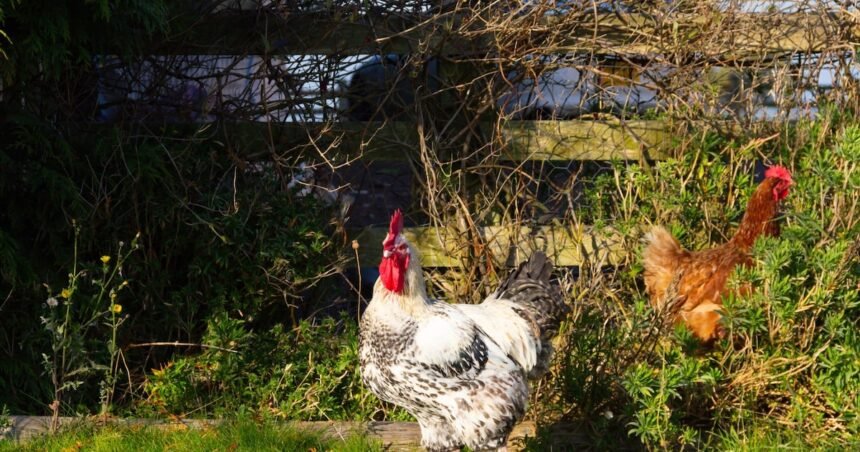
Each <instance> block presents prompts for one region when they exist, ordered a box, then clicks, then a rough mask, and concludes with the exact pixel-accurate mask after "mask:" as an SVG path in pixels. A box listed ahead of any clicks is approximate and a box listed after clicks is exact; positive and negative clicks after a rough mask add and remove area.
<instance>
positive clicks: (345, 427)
mask: <svg viewBox="0 0 860 452" xmlns="http://www.w3.org/2000/svg"><path fill="white" fill-rule="evenodd" d="M10 420H11V421H12V425H11V427H10V428H8V429H7V431H6V432H0V433H4V434H3V435H2V436H0V439H11V440H14V441H26V440H28V439H31V438H33V437H35V436H37V435H41V434H45V433H47V432H49V431H50V425H51V417H50V416H10ZM84 422H91V423H95V424H104V423H105V421H103V420H101V419H99V418H98V417H90V418H75V417H61V418H60V419H59V423H60V426H61V427H64V426H70V425H73V424H75V423H84ZM107 422H108V423H110V424H113V425H135V426H137V425H140V426H152V427H155V428H165V429H176V428H190V429H201V428H208V427H212V426H216V425H218V424H219V423H221V422H223V421H222V420H216V419H177V420H172V421H167V420H159V419H116V418H108V420H107ZM284 424H285V425H288V426H291V427H294V428H296V429H299V430H304V431H311V432H316V433H319V434H321V435H322V436H323V437H326V438H330V439H334V440H343V439H346V438H347V437H349V436H350V435H367V436H368V437H370V438H373V439H376V440H378V441H380V442H381V443H382V444H383V446H384V447H385V449H386V450H398V451H406V450H408V451H413V450H415V451H418V450H422V449H421V448H420V441H421V429H420V428H419V427H418V424H417V423H415V422H349V421H343V422H335V421H328V422H326V421H320V422H306V421H292V422H285V423H284ZM550 431H551V432H552V434H553V438H556V437H557V438H558V443H559V444H565V445H570V444H575V443H579V444H580V445H586V444H588V442H587V438H586V437H585V435H582V434H581V433H578V431H577V429H576V427H575V426H572V425H555V426H553V427H552V428H550ZM537 432H538V428H537V426H536V425H535V423H533V422H522V423H520V424H517V425H516V426H514V429H513V431H512V432H511V435H510V437H509V438H508V447H509V448H510V450H522V447H523V441H524V440H525V439H526V438H534V437H535V436H536V435H537Z"/></svg>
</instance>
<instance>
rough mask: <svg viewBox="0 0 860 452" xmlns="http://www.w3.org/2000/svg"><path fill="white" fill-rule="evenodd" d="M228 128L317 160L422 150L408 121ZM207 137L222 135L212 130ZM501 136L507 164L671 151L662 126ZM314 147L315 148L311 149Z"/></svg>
mask: <svg viewBox="0 0 860 452" xmlns="http://www.w3.org/2000/svg"><path fill="white" fill-rule="evenodd" d="M225 127H226V130H225V131H224V135H226V136H228V137H232V139H231V142H232V143H234V144H233V146H242V147H245V148H247V149H258V150H259V149H266V148H267V147H268V146H270V145H274V146H275V148H276V149H279V150H283V149H290V148H296V147H307V148H308V150H309V151H311V153H312V154H314V155H318V153H317V148H320V149H324V150H326V156H327V158H329V159H335V160H344V159H349V158H356V157H361V158H363V159H366V160H369V161H370V160H386V161H405V160H409V159H415V158H417V152H418V150H419V143H418V140H419V138H418V130H417V128H416V126H415V123H412V122H406V121H392V122H387V123H362V122H345V123H332V124H325V125H322V124H298V123H285V124H280V125H275V124H265V123H242V124H232V125H226V126H225ZM494 128H495V125H494V124H490V123H484V124H482V125H481V132H482V134H483V135H484V136H485V137H487V140H491V139H492V136H493V133H494ZM208 133H211V134H213V135H216V136H217V135H218V132H217V131H214V130H213V131H211V132H208ZM206 135H207V134H201V135H200V136H206ZM501 135H502V136H501V137H500V140H498V141H497V144H496V145H495V146H498V147H499V150H500V151H501V156H502V158H503V160H509V161H524V160H625V159H626V160H638V159H640V158H642V157H645V158H648V159H652V160H661V159H665V158H666V157H667V156H668V153H667V151H668V149H669V147H670V145H671V140H670V133H669V131H668V128H667V126H666V124H665V123H664V122H663V121H625V122H623V123H621V122H619V121H618V120H612V121H608V122H607V121H588V120H575V121H509V122H507V123H505V124H504V125H503V126H502V133H501ZM219 139H221V138H220V137H219ZM312 141H313V142H314V143H315V145H314V146H313V147H312V146H310V145H309V143H310V142H312ZM642 151H645V152H644V154H643V152H642Z"/></svg>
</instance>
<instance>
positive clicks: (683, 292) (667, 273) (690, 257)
mask: <svg viewBox="0 0 860 452" xmlns="http://www.w3.org/2000/svg"><path fill="white" fill-rule="evenodd" d="M792 184H793V182H792V180H791V174H790V173H789V172H788V170H787V169H785V168H783V167H781V166H773V167H770V168H768V169H767V171H766V172H765V179H764V181H762V183H761V184H759V186H758V188H757V189H756V191H755V193H753V195H752V197H751V198H750V200H749V204H747V210H746V212H745V213H744V217H743V219H742V220H741V224H740V226H739V227H738V230H737V232H736V233H735V235H734V237H732V238H731V240H729V241H728V242H727V243H724V244H722V245H720V246H717V247H715V248H711V249H708V250H703V251H687V250H685V249H683V248H681V245H680V244H679V243H678V241H677V240H676V239H675V237H673V236H672V234H670V233H669V231H667V230H666V229H665V228H663V227H660V226H657V227H654V228H653V229H652V230H651V232H649V233H648V234H647V235H646V237H645V241H646V242H647V246H646V247H645V250H644V252H643V261H644V266H645V286H646V288H647V291H648V295H649V297H650V298H651V305H652V306H654V307H655V308H657V309H660V310H666V311H667V312H668V313H669V315H672V316H673V317H674V320H675V322H683V323H684V324H685V325H686V326H687V328H689V329H690V331H692V332H693V334H694V335H695V336H696V337H698V338H699V339H701V340H702V341H703V342H706V343H707V342H711V341H713V340H714V339H717V338H720V337H722V336H723V328H722V326H721V325H720V318H721V315H720V313H719V310H720V309H721V308H722V304H723V301H722V297H723V296H724V295H725V294H726V281H727V280H728V278H729V275H731V273H732V271H733V270H734V269H735V267H737V266H738V265H743V266H745V267H749V266H751V265H752V264H753V261H752V258H751V257H750V254H749V251H750V248H751V247H752V245H753V244H754V243H755V241H756V239H757V238H758V237H759V236H761V235H762V234H764V235H768V236H776V235H778V234H779V227H778V225H777V224H776V222H775V221H774V217H775V216H776V213H777V207H778V205H779V202H780V201H782V200H783V199H785V197H786V196H788V189H789V187H790V186H791V185H792Z"/></svg>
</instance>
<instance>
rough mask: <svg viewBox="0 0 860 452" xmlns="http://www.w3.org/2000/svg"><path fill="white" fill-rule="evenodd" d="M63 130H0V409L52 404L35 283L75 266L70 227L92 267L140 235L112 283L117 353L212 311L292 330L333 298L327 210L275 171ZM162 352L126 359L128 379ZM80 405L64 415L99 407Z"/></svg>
mask: <svg viewBox="0 0 860 452" xmlns="http://www.w3.org/2000/svg"><path fill="white" fill-rule="evenodd" d="M72 128H74V126H69V127H68V128H60V129H58V128H55V127H52V126H51V125H50V124H48V123H46V122H44V121H41V120H37V119H35V118H33V117H32V116H27V115H19V116H16V117H15V118H14V120H12V121H8V122H6V123H4V124H3V125H2V129H3V132H4V133H3V136H4V137H7V140H4V144H3V145H2V146H0V160H2V161H4V162H5V163H4V164H3V165H0V196H2V200H3V203H4V205H5V206H7V211H8V212H18V213H19V214H15V215H5V214H3V215H0V259H2V260H3V261H4V262H5V261H9V262H10V265H3V267H2V270H3V271H2V272H0V293H2V294H3V297H4V298H5V297H7V296H9V299H10V301H9V303H7V304H5V305H4V306H3V311H4V312H3V314H4V315H3V316H2V317H0V324H2V328H0V336H3V337H4V340H3V341H2V343H3V344H8V347H4V348H3V349H2V355H0V359H2V360H3V361H4V365H3V366H0V400H2V401H3V402H5V403H7V404H8V405H9V406H10V407H12V408H13V409H14V410H16V411H22V412H29V413H40V412H43V411H44V410H45V407H47V406H48V405H50V403H51V402H52V401H53V400H54V398H55V396H54V388H53V385H52V383H51V381H50V378H45V377H44V376H43V375H42V374H41V372H40V369H41V368H42V365H41V363H42V358H41V356H42V354H43V353H45V350H50V349H51V345H50V344H49V343H47V340H46V339H47V337H45V336H44V335H43V332H42V327H41V325H40V322H39V317H40V316H43V314H44V313H43V312H42V308H41V305H42V304H43V303H44V300H45V298H46V296H45V293H44V289H43V287H42V285H43V284H47V285H48V286H50V287H65V286H66V285H67V280H68V273H69V271H68V270H67V269H68V268H71V263H72V262H75V261H76V258H75V257H74V256H75V252H74V247H73V246H72V245H73V243H74V242H75V240H74V235H73V234H72V233H70V231H73V230H74V228H72V227H70V225H71V222H72V219H75V218H76V219H79V221H78V226H79V237H78V248H79V249H78V255H79V258H78V259H77V260H80V261H83V262H94V261H98V258H99V256H101V254H102V252H103V250H104V249H105V248H106V247H107V246H109V245H108V244H109V243H118V242H119V241H121V240H123V239H125V240H128V237H132V236H134V235H135V234H136V233H137V232H141V247H142V250H143V252H141V253H136V254H134V255H132V256H130V257H129V259H128V261H127V262H126V266H125V267H126V268H125V271H126V274H125V277H126V278H128V279H129V280H132V281H137V282H139V284H137V285H135V286H134V287H133V288H132V289H133V299H134V303H130V304H128V305H125V304H124V305H123V306H124V308H125V309H124V311H123V314H125V315H128V321H127V322H126V323H125V324H124V325H123V328H122V329H121V331H120V334H119V336H118V337H117V342H116V343H117V345H118V346H119V349H123V348H124V347H125V346H126V345H128V344H129V343H134V342H137V343H139V342H157V341H162V342H163V341H176V340H178V341H181V342H187V341H189V339H190V340H195V341H196V340H197V339H198V338H199V337H200V335H201V333H202V332H203V331H204V330H205V329H206V325H207V324H208V323H209V319H210V316H220V315H222V314H224V313H228V314H229V315H230V316H234V317H240V318H242V319H244V320H245V321H247V322H248V327H249V328H259V329H267V328H269V327H271V326H272V325H275V324H281V323H285V324H287V325H290V326H294V325H297V324H298V322H299V321H300V320H301V319H302V318H303V317H305V316H308V315H310V314H311V313H313V312H316V311H319V310H324V309H325V308H327V307H328V306H330V305H332V304H333V300H336V299H337V297H339V296H340V297H342V296H343V295H342V289H341V288H340V286H339V285H338V284H337V278H339V277H338V276H335V277H333V278H327V275H333V274H334V273H335V270H336V269H337V268H338V265H339V262H340V250H341V248H342V244H341V243H339V242H338V241H336V240H335V238H336V236H333V235H332V234H331V232H332V230H333V227H332V226H331V222H332V218H334V212H333V210H332V209H331V208H330V207H328V206H326V205H324V204H322V202H320V201H318V200H316V199H315V198H314V197H304V198H299V197H297V196H295V194H294V193H292V192H291V191H289V190H284V189H283V188H282V187H284V186H285V185H286V184H285V182H284V181H283V180H282V177H284V176H282V175H281V174H282V173H281V172H279V171H276V168H275V167H272V169H271V171H268V172H264V173H253V172H242V171H241V170H239V169H238V168H237V167H235V166H234V162H235V161H234V160H233V159H232V158H231V157H230V155H229V154H228V153H226V152H218V151H219V150H220V149H222V148H223V146H224V144H223V143H222V142H221V141H219V140H217V139H215V138H214V137H212V136H211V135H202V136H197V137H196V138H195V139H192V140H181V141H171V140H168V139H165V138H161V137H158V136H150V135H147V134H144V133H143V132H142V131H141V133H140V134H137V133H136V132H134V131H128V130H122V129H119V128H117V129H113V128H109V127H105V126H89V128H83V130H77V131H74V132H72V131H71V129H72ZM165 134H167V133H165ZM225 174H226V175H228V177H229V179H226V178H225V176H224V175H225ZM288 175H289V173H287V176H288ZM81 219H85V221H84V220H81ZM64 268H65V269H66V270H64ZM95 270H98V269H95ZM90 274H92V275H94V274H96V273H90ZM102 345H104V342H102ZM83 348H84V349H87V348H88V347H83ZM171 352H172V350H171V349H167V348H157V349H153V350H151V351H150V352H145V353H144V352H143V350H142V349H140V348H135V349H132V350H129V351H128V352H127V353H125V355H124V358H125V359H126V362H125V364H127V365H128V366H129V370H131V373H132V374H133V375H132V381H134V380H139V379H142V377H143V375H144V373H145V372H146V371H148V370H149V369H150V368H153V367H156V368H157V367H159V366H160V365H161V364H162V363H164V362H166V361H168V360H169V359H170V353H171ZM109 361H110V360H108V361H100V362H103V363H104V364H109ZM5 363H8V365H6V364H5ZM127 381H128V379H122V380H119V381H117V384H118V397H117V398H119V399H120V400H123V401H124V403H127V402H128V400H127V399H129V398H131V397H132V395H133V391H134V390H135V386H137V385H136V384H134V383H133V384H131V385H129V384H128V383H127ZM5 382H23V383H20V384H19V383H16V384H15V385H14V386H13V385H11V384H9V385H7V384H6V383H5ZM82 389H84V390H85V391H84V392H83V393H82V394H90V392H89V391H90V389H87V388H82ZM93 390H94V389H93ZM111 398H112V397H111ZM84 399H86V400H87V401H88V402H87V403H85V404H84V405H86V406H78V405H77V403H73V404H70V405H68V406H64V412H69V411H87V410H91V409H94V408H95V407H94V406H93V405H92V401H93V400H97V399H98V397H82V399H81V400H84ZM101 409H104V407H101Z"/></svg>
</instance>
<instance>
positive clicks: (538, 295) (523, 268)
mask: <svg viewBox="0 0 860 452" xmlns="http://www.w3.org/2000/svg"><path fill="white" fill-rule="evenodd" d="M552 270H553V266H552V262H550V261H549V259H547V257H546V254H544V253H542V252H540V251H537V252H535V253H534V254H532V256H531V257H530V258H529V260H528V261H526V262H523V263H522V264H520V266H519V267H518V268H517V269H516V271H514V272H512V273H511V274H510V275H509V276H508V278H507V279H506V280H505V281H504V282H503V283H502V285H501V286H500V287H499V289H498V291H496V297H497V298H504V299H507V300H510V301H512V302H513V303H514V304H516V305H517V306H519V307H521V308H522V311H521V312H517V313H518V314H519V315H520V316H521V317H524V318H526V319H527V320H529V321H531V322H533V325H534V326H535V327H536V328H537V329H538V330H539V334H538V336H539V337H540V338H541V339H543V340H548V339H550V338H552V337H553V336H555V334H556V333H557V332H558V327H559V324H561V321H562V319H563V318H564V316H565V315H566V314H567V313H568V312H570V308H569V307H568V306H567V304H565V302H564V297H562V295H561V291H560V290H559V289H558V287H556V286H555V285H553V284H552V282H551V281H550V277H551V275H552Z"/></svg>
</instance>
